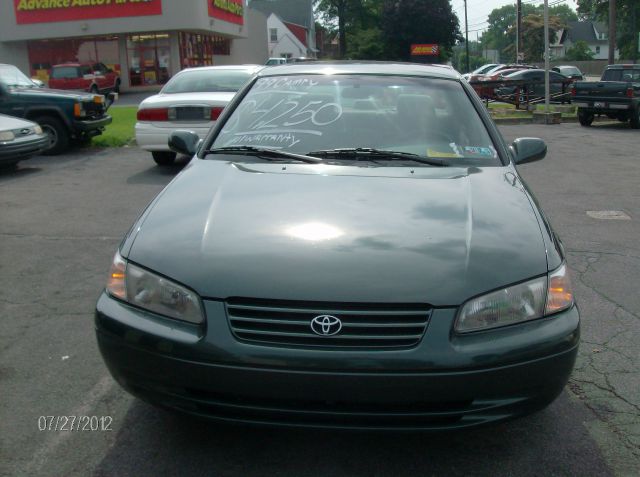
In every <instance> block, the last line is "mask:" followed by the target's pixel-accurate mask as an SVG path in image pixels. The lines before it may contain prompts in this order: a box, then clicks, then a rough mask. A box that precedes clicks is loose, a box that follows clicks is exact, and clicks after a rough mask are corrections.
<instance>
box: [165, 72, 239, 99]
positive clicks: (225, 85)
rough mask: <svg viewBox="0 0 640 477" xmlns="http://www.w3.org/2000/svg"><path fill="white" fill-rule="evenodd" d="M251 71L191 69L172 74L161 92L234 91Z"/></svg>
mask: <svg viewBox="0 0 640 477" xmlns="http://www.w3.org/2000/svg"><path fill="white" fill-rule="evenodd" d="M250 76H251V72H249V71H245V70H210V69H202V70H192V71H183V72H182V73H180V74H178V75H176V76H174V77H173V78H172V79H171V80H170V81H169V82H168V83H167V84H166V85H165V87H164V88H162V91H161V93H162V94H175V93H213V92H227V93H235V92H236V91H238V90H239V89H240V88H241V87H242V86H243V85H244V84H245V83H246V82H247V80H248V79H249V77H250Z"/></svg>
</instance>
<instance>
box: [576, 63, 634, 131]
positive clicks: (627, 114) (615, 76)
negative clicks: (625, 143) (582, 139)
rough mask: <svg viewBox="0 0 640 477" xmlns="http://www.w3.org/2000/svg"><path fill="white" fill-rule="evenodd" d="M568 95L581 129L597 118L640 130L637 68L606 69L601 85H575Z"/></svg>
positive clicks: (615, 66)
mask: <svg viewBox="0 0 640 477" xmlns="http://www.w3.org/2000/svg"><path fill="white" fill-rule="evenodd" d="M571 94H572V98H571V102H572V103H573V104H574V105H575V106H577V107H578V119H579V120H580V124H582V125H583V126H591V123H592V122H593V119H594V117H595V116H596V114H597V115H605V116H608V117H610V118H611V119H618V120H620V121H623V122H624V121H629V122H630V123H631V127H632V128H635V129H639V128H640V65H609V66H607V67H606V68H605V70H604V72H603V73H602V79H601V80H600V81H598V82H586V81H578V82H577V83H576V84H575V86H574V87H573V90H572V91H571Z"/></svg>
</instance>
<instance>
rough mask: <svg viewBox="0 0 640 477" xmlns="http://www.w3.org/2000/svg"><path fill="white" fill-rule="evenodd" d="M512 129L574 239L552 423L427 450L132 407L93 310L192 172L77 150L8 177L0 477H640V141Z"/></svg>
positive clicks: (407, 439) (531, 179)
mask: <svg viewBox="0 0 640 477" xmlns="http://www.w3.org/2000/svg"><path fill="white" fill-rule="evenodd" d="M501 130H502V132H503V134H504V136H505V138H507V139H509V140H511V139H513V138H515V137H518V136H538V137H542V138H543V139H545V140H546V141H547V144H548V145H549V155H548V157H547V158H546V159H545V160H544V161H542V162H537V163H532V164H527V165H524V166H522V167H521V171H522V175H523V176H524V178H525V179H526V181H527V183H528V184H529V186H530V187H531V188H532V189H533V191H534V193H535V194H536V196H537V198H538V200H539V201H540V202H541V205H542V207H543V208H544V210H545V212H546V213H547V215H548V216H549V218H550V220H551V222H552V223H553V225H554V227H555V229H556V231H557V232H558V233H559V235H560V236H561V237H562V239H563V241H564V244H565V248H566V251H567V256H568V261H569V265H570V268H571V270H572V278H573V281H574V286H575V292H576V296H577V300H578V302H579V305H580V308H581V313H582V319H583V322H582V345H581V349H580V354H579V359H578V363H577V365H576V369H575V371H574V373H573V376H572V378H571V380H570V383H569V385H568V387H567V389H566V390H565V392H564V393H563V394H562V396H561V397H560V398H559V399H558V400H557V401H556V402H554V403H553V404H552V405H551V406H550V407H549V408H547V409H546V410H544V411H542V412H540V413H537V414H535V415H532V416H529V417H526V418H523V419H520V420H517V421H513V422H509V423H504V424H500V425H498V426H494V427H490V428H485V429H480V430H475V431H472V432H457V433H450V434H435V435H433V434H387V433H351V432H329V431H324V432H315V431H306V430H281V429H262V428H250V427H227V426H219V425H215V424H211V423H207V422H200V421H194V420H191V419H184V418H180V417H177V416H175V415H171V414H168V413H165V412H164V411H161V410H157V409H155V408H152V407H150V406H148V405H146V404H144V403H142V402H139V401H137V400H135V399H134V398H132V397H130V396H129V395H127V394H125V393H124V391H122V390H121V389H120V388H119V387H118V385H117V384H115V382H114V381H113V380H112V379H111V378H110V376H109V374H108V372H107V370H106V368H105V367H104V364H103V362H102V360H101V358H100V355H99V353H98V349H97V347H96V344H95V338H94V333H93V308H94V305H95V300H96V299H97V297H98V295H99V293H100V291H101V289H102V287H103V286H104V281H105V277H106V272H107V269H108V266H109V263H110V260H111V257H112V255H113V253H114V251H115V249H116V247H117V245H118V243H119V241H120V239H121V237H122V236H123V234H124V233H125V232H126V231H127V229H128V227H129V226H130V224H131V223H132V222H133V220H134V219H135V218H136V216H137V215H138V213H139V212H140V211H141V210H142V208H143V207H144V206H145V205H146V204H147V203H148V202H149V201H150V200H151V199H152V198H153V197H154V196H155V195H156V194H157V193H158V192H159V191H160V190H161V189H162V188H163V187H164V186H165V185H166V184H167V183H168V182H169V181H170V180H171V179H172V178H173V177H174V176H175V174H177V173H178V172H179V171H180V169H181V168H182V167H183V166H184V164H185V162H186V161H184V160H183V161H181V162H180V163H179V164H178V165H177V166H176V167H173V168H168V169H166V168H158V167H156V166H155V163H154V162H153V161H152V160H151V157H150V155H149V154H148V153H144V152H142V151H140V150H138V149H137V148H121V149H105V150H98V151H96V150H91V149H83V150H75V151H73V152H71V153H69V154H67V155H65V156H59V157H55V158H49V157H38V158H34V159H31V160H29V161H25V162H22V163H20V164H19V166H18V168H17V169H16V170H14V171H4V172H0V211H1V212H0V214H1V219H0V237H1V238H0V271H2V273H1V274H0V290H1V291H0V393H1V396H2V400H1V401H0V402H1V404H0V475H7V476H9V475H11V476H14V475H68V476H70V475H96V476H111V475H123V476H124V475H136V476H142V475H185V476H186V475H221V476H236V475H237V476H250V475H261V476H262V475H286V476H289V475H291V476H302V475H309V476H315V475H317V476H326V475H332V476H340V475H345V476H346V475H350V476H351V475H357V476H359V475H363V476H373V475H376V476H385V475H394V476H404V475H448V476H450V475H465V476H468V475H514V476H533V475H581V476H591V475H597V476H602V475H621V476H626V475H629V476H631V475H638V469H640V351H639V350H640V347H639V346H638V338H639V337H640V294H639V293H638V285H639V284H640V243H639V237H640V187H639V185H638V184H639V179H640V152H639V151H640V133H639V132H638V131H634V130H631V129H629V128H628V126H626V125H621V124H613V123H612V124H603V125H598V126H597V127H593V128H582V127H580V126H579V125H577V124H563V125H556V126H536V125H522V126H503V127H501ZM602 211H620V212H622V213H623V215H622V216H621V217H622V219H612V218H607V219H601V218H594V216H595V217H598V216H603V215H604V216H609V217H611V214H602V213H601V212H602ZM588 212H590V214H588ZM594 212H596V213H594ZM598 212H600V213H598ZM625 216H626V217H625ZM41 416H98V417H100V416H108V417H109V418H110V419H111V420H110V421H109V422H111V426H110V428H111V430H110V431H74V432H68V431H67V432H59V431H58V432H56V431H39V429H38V423H39V418H40V417H41Z"/></svg>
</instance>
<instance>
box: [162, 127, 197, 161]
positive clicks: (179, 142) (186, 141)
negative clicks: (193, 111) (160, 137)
mask: <svg viewBox="0 0 640 477" xmlns="http://www.w3.org/2000/svg"><path fill="white" fill-rule="evenodd" d="M199 146H200V137H199V136H198V135H197V134H196V133H195V132H193V131H187V130H185V129H178V130H177V131H173V132H172V133H171V135H170V136H169V147H170V148H171V150H172V151H175V152H177V153H179V154H184V155H186V156H190V157H192V156H194V155H195V154H196V152H198V148H199Z"/></svg>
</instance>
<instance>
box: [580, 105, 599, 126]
mask: <svg viewBox="0 0 640 477" xmlns="http://www.w3.org/2000/svg"><path fill="white" fill-rule="evenodd" d="M594 118H595V115H594V114H593V113H589V112H587V111H583V110H582V109H578V121H580V124H582V125H583V126H586V127H588V126H591V123H593V119H594Z"/></svg>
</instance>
